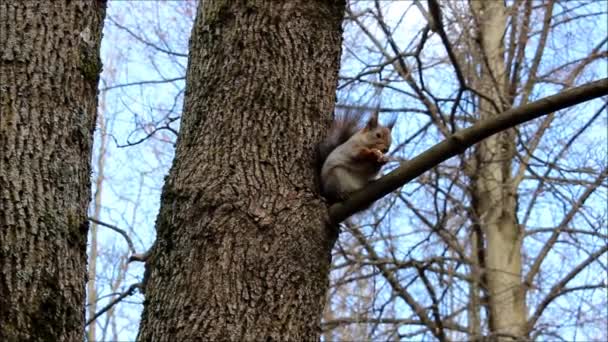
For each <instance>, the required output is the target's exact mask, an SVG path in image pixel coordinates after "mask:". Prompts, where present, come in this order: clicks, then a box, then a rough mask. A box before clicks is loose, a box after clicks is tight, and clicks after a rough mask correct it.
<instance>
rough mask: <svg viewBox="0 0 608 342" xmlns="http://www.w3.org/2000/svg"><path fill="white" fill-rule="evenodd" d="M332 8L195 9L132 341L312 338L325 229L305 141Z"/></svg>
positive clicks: (323, 122) (329, 99) (333, 40)
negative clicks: (177, 126)
mask: <svg viewBox="0 0 608 342" xmlns="http://www.w3.org/2000/svg"><path fill="white" fill-rule="evenodd" d="M343 12H344V3H343V1H333V2H332V1H309V0H302V1H294V0H289V1H287V0H286V1H262V0H260V1H247V2H243V1H238V2H237V1H235V2H219V1H217V2H213V1H204V2H202V3H201V5H200V6H199V9H198V12H197V18H196V21H195V24H194V28H193V32H192V37H191V39H190V59H189V65H188V73H187V86H186V89H187V90H186V96H185V103H184V114H183V117H182V123H181V132H180V137H179V139H178V143H177V150H176V155H175V160H174V163H173V167H172V169H171V171H170V173H169V176H168V177H167V179H166V183H165V187H164V189H163V195H162V199H161V209H160V213H159V216H158V218H157V222H156V229H157V241H156V243H155V247H154V249H153V251H152V254H151V256H150V258H149V260H148V263H147V270H146V279H147V280H146V288H145V290H146V301H145V303H144V312H143V314H142V321H141V326H140V332H139V337H138V339H139V340H144V341H160V340H167V339H171V340H175V341H186V340H187V341H191V340H196V339H200V340H206V341H212V340H224V339H229V340H239V341H242V340H256V341H260V340H269V339H270V340H277V341H285V340H297V341H301V340H310V339H318V335H319V333H320V322H319V321H320V317H321V313H322V311H323V304H324V302H325V292H326V288H327V286H328V273H329V268H330V262H331V260H330V258H331V248H332V246H333V243H334V242H335V239H336V237H337V234H336V231H335V230H332V229H330V228H328V227H327V225H326V222H327V219H328V217H327V208H326V206H325V204H324V202H323V201H321V200H320V197H319V195H318V184H317V181H316V176H317V171H316V167H315V166H316V165H315V147H316V144H317V143H318V142H319V141H320V140H321V139H322V137H323V135H324V134H325V132H326V129H327V127H328V126H329V121H330V113H331V112H332V110H333V106H334V100H335V90H336V83H337V72H338V67H339V59H340V49H341V42H342V30H341V22H342V17H343Z"/></svg>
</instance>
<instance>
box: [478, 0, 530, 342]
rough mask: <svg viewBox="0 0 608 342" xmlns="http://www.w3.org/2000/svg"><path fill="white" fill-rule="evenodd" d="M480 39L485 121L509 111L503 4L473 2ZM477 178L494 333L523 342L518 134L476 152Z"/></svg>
mask: <svg viewBox="0 0 608 342" xmlns="http://www.w3.org/2000/svg"><path fill="white" fill-rule="evenodd" d="M470 3H471V6H472V10H473V15H474V18H475V20H476V21H477V25H478V26H477V27H478V34H479V36H480V47H479V48H480V51H481V54H480V59H479V64H480V65H481V73H480V77H479V80H478V82H479V88H480V89H482V91H483V92H484V93H485V94H487V96H489V98H491V99H492V100H493V102H494V103H493V104H491V103H490V102H489V101H487V100H485V99H480V102H479V116H480V119H482V120H483V119H486V118H489V117H492V116H496V115H498V114H500V113H498V112H497V110H496V109H497V108H496V107H498V109H500V111H502V110H505V109H507V108H505V106H507V103H509V101H507V100H505V99H508V96H507V90H506V89H505V87H504V85H505V84H506V82H505V78H506V77H507V73H506V68H505V61H504V42H503V37H504V33H505V29H506V19H507V13H506V10H505V6H504V4H503V3H502V2H499V1H490V2H480V1H471V2H470ZM475 157H476V161H475V168H476V170H475V172H474V173H473V174H474V175H475V176H474V177H472V178H473V179H472V191H471V196H472V204H473V210H474V212H475V215H476V220H477V222H476V224H478V225H479V227H480V230H481V232H482V233H483V235H484V238H485V239H484V240H485V248H484V249H483V254H484V255H483V256H482V255H479V257H480V263H481V264H482V267H483V268H484V269H485V273H484V274H483V280H484V283H485V284H484V285H485V287H486V290H487V293H488V299H489V303H488V305H489V328H490V333H491V334H492V335H494V336H495V337H497V338H498V339H499V340H500V339H503V338H506V339H510V336H517V337H522V336H523V335H524V331H525V324H526V303H525V298H524V293H525V291H524V288H523V287H522V281H521V274H522V273H521V272H522V270H521V247H522V237H523V232H522V230H521V227H520V225H519V223H518V220H517V189H516V188H515V184H514V182H513V180H512V175H511V170H512V162H513V158H514V157H515V131H514V129H509V130H506V131H503V132H501V133H498V134H496V135H493V136H491V137H489V138H487V139H485V140H483V141H482V142H480V143H479V144H478V145H477V146H476V148H475Z"/></svg>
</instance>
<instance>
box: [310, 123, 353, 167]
mask: <svg viewBox="0 0 608 342" xmlns="http://www.w3.org/2000/svg"><path fill="white" fill-rule="evenodd" d="M362 117H363V112H361V111H345V112H343V113H342V114H335V116H334V120H333V123H332V125H331V128H330V129H329V133H328V134H327V137H326V138H325V139H323V141H321V143H320V144H319V147H318V154H319V163H320V165H323V163H324V162H325V160H326V159H327V157H328V156H329V154H330V153H331V152H332V151H333V150H335V149H336V147H338V146H340V145H342V144H344V143H345V142H346V141H347V140H348V139H350V137H352V136H353V135H355V133H357V131H359V130H360V129H361V127H360V126H361V118H362Z"/></svg>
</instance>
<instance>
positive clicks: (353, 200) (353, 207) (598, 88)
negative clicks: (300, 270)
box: [329, 78, 608, 222]
mask: <svg viewBox="0 0 608 342" xmlns="http://www.w3.org/2000/svg"><path fill="white" fill-rule="evenodd" d="M607 94H608V78H605V79H602V80H599V81H595V82H591V83H588V84H586V85H583V86H580V87H576V88H572V89H569V90H566V91H563V92H561V93H558V94H556V95H552V96H549V97H546V98H543V99H541V100H538V101H535V102H532V103H529V104H526V105H523V106H520V107H517V108H514V109H510V110H507V111H505V112H503V113H501V114H500V115H497V116H495V117H492V118H490V119H487V120H483V121H480V122H479V123H477V124H475V125H474V126H472V127H469V128H466V129H463V130H460V131H458V132H456V133H455V134H453V135H452V136H450V137H449V138H447V139H446V140H444V141H443V142H441V143H439V144H437V145H435V146H433V147H431V148H430V149H428V150H427V151H425V152H423V153H422V154H420V155H418V156H417V157H416V158H414V159H412V160H410V161H409V162H407V163H405V164H404V165H401V166H400V167H398V168H397V169H395V170H393V171H392V172H390V173H389V174H387V175H386V176H384V177H382V178H380V179H378V180H377V181H375V182H373V183H371V184H369V185H368V186H367V187H365V188H364V189H363V190H361V191H358V192H356V193H355V194H353V195H352V197H350V198H349V199H348V200H346V201H344V202H341V203H336V204H334V205H333V206H332V207H331V208H330V209H329V214H330V217H331V219H332V221H333V222H341V221H342V220H344V219H346V218H347V217H349V216H350V215H352V214H354V213H356V212H357V211H360V210H363V209H365V208H366V207H368V206H369V205H370V204H371V203H373V202H374V201H376V200H378V199H380V198H382V197H383V196H385V195H387V194H389V193H390V192H392V191H394V190H396V189H398V188H399V187H401V186H403V185H404V184H406V183H407V182H409V181H411V180H412V179H414V178H416V177H418V176H420V175H421V174H423V173H424V172H426V171H428V170H430V169H431V168H433V167H434V166H436V165H437V164H439V163H441V162H443V161H445V160H447V159H449V158H451V157H453V156H455V155H458V154H460V153H462V152H463V151H464V150H466V149H467V148H469V147H471V146H472V145H474V144H476V143H478V142H480V141H481V140H483V139H485V138H487V137H489V136H491V135H493V134H496V133H498V132H500V131H503V130H506V129H508V128H511V127H514V126H516V125H519V124H522V123H524V122H527V121H530V120H533V119H536V118H538V117H541V116H543V115H547V114H549V113H551V112H555V111H558V110H561V109H564V108H567V107H571V106H574V105H577V104H579V103H582V102H585V101H589V100H592V99H595V98H598V97H600V96H604V95H607Z"/></svg>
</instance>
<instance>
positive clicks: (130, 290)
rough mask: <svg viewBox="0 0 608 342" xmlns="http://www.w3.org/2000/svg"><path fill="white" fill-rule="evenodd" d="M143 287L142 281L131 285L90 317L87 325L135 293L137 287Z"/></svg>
mask: <svg viewBox="0 0 608 342" xmlns="http://www.w3.org/2000/svg"><path fill="white" fill-rule="evenodd" d="M142 287H143V284H142V283H135V284H133V285H131V286H129V288H128V289H127V290H126V291H125V292H123V293H121V294H120V296H118V297H116V298H114V299H113V300H112V301H111V302H109V303H108V305H106V306H104V307H103V309H101V310H99V311H98V312H97V313H95V316H93V317H91V318H89V320H88V321H87V323H86V324H85V326H87V325H89V324H91V323H92V322H94V321H95V320H96V319H97V318H98V317H99V316H101V315H103V314H104V313H105V312H106V311H108V310H110V309H111V308H112V307H113V306H114V305H116V304H117V303H118V302H120V301H121V300H123V299H125V298H126V297H128V296H132V295H133V293H134V292H135V289H141V288H142Z"/></svg>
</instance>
